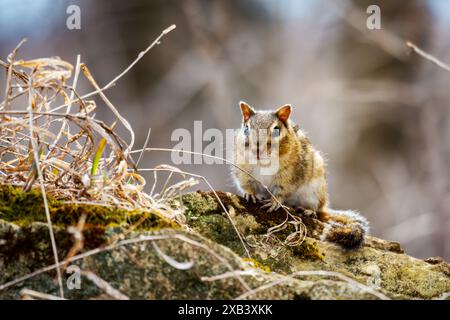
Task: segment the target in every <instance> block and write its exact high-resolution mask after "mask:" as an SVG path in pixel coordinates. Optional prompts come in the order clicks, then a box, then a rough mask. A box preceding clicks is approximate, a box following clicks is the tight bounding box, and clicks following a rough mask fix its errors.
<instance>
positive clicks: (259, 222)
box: [0, 192, 450, 299]
mask: <svg viewBox="0 0 450 320" xmlns="http://www.w3.org/2000/svg"><path fill="white" fill-rule="evenodd" d="M218 195H219V198H220V200H221V201H222V203H223V204H224V206H225V208H227V211H228V214H229V215H231V216H232V218H233V221H234V223H235V227H236V228H237V230H239V232H240V233H241V234H242V236H243V238H244V239H245V240H246V242H247V247H248V250H249V252H250V255H251V257H248V256H246V251H245V249H244V247H243V245H242V243H241V241H240V239H239V237H238V236H237V234H236V231H235V229H234V227H233V225H232V224H231V223H230V220H229V218H228V217H227V215H226V214H225V213H224V212H223V210H222V207H221V205H220V203H219V202H218V201H217V199H216V197H215V195H214V194H213V193H210V192H194V193H189V194H186V195H183V197H182V198H181V201H180V199H179V198H175V199H173V200H172V201H171V203H170V205H171V206H172V207H173V208H177V209H181V210H183V211H184V214H185V216H186V223H187V225H188V226H187V227H183V226H177V225H176V224H174V223H172V222H171V221H167V220H165V218H164V217H161V216H160V215H158V214H157V213H156V212H155V213H147V214H148V217H147V218H146V220H145V221H149V222H146V223H145V226H144V227H138V228H134V229H133V231H130V224H128V223H127V220H128V216H127V213H126V212H123V211H120V210H118V209H117V212H115V211H114V210H115V209H110V211H108V212H107V213H108V217H109V219H100V218H99V216H98V215H99V214H100V215H101V213H100V212H99V211H97V209H96V210H93V209H92V208H84V207H83V206H78V207H77V208H76V210H75V209H70V210H69V211H70V214H71V215H74V216H75V217H77V218H78V217H79V214H78V213H79V212H78V211H80V210H81V212H87V224H86V230H85V231H84V236H85V241H84V251H83V254H84V255H85V256H81V257H79V259H77V260H76V261H73V262H70V263H69V265H74V266H78V267H79V268H80V270H81V276H80V277H81V278H80V279H81V283H80V289H76V288H74V289H72V290H69V288H68V286H67V283H72V284H73V280H74V274H72V273H67V272H63V278H64V279H63V283H64V292H65V296H66V298H70V299H74V298H75V299H104V298H105V297H106V298H108V297H109V298H111V297H117V296H115V295H114V290H111V289H115V290H117V291H118V292H120V293H121V296H120V295H119V298H120V297H123V296H126V297H128V298H132V299H233V298H244V299H245V298H249V299H379V298H391V299H411V298H414V299H415V298H419V299H432V298H445V297H446V295H445V293H446V292H449V291H450V272H449V267H448V266H449V265H448V264H447V263H446V262H444V261H441V262H439V263H434V264H433V263H429V262H425V261H423V260H419V259H415V258H412V257H410V256H408V255H406V254H404V253H403V250H402V249H401V247H400V245H399V244H398V243H393V242H389V241H385V240H381V239H377V238H374V237H368V239H367V240H366V244H365V245H364V246H363V247H362V248H360V249H358V250H354V251H345V250H343V249H341V248H340V247H338V246H336V245H334V244H332V243H327V242H323V241H320V240H319V235H320V231H321V229H322V228H323V224H322V223H321V222H320V221H317V220H315V219H314V218H313V217H307V216H300V217H301V218H302V223H303V225H304V226H305V227H306V228H304V227H302V228H303V229H301V230H302V231H306V237H305V238H304V239H303V238H301V239H300V240H303V241H301V242H299V244H298V245H293V244H294V243H293V242H295V241H294V240H295V237H291V238H290V235H291V234H292V232H293V231H295V226H296V225H295V224H287V225H286V226H285V227H284V229H282V230H280V231H279V232H275V233H274V234H273V235H271V236H268V235H267V231H268V229H269V228H271V227H275V226H277V225H279V224H281V223H283V222H284V221H285V219H286V213H285V212H284V211H283V210H279V211H277V212H274V213H273V214H266V213H265V212H263V211H260V210H259V207H258V205H254V204H248V203H246V202H245V201H244V200H243V199H242V198H240V197H238V196H236V195H233V194H229V193H223V192H218ZM21 197H23V195H21ZM33 197H35V195H33ZM25 198H26V197H25ZM34 201H39V200H38V198H34ZM11 203H14V205H17V201H14V200H11V197H10V196H8V197H5V196H3V197H0V270H1V272H0V299H5V298H19V297H20V292H21V290H22V289H24V288H28V289H32V290H35V291H39V292H43V293H47V294H52V295H58V285H57V282H55V275H56V272H55V270H54V269H52V270H50V271H47V272H42V273H38V274H36V275H34V276H32V277H30V278H28V279H26V280H24V281H21V282H18V283H14V284H11V285H7V286H6V287H5V284H8V283H10V282H11V281H13V280H15V279H18V278H20V277H23V276H25V275H28V274H30V273H32V272H35V271H36V270H40V269H41V268H44V267H46V266H49V265H52V264H54V260H53V259H54V258H53V255H52V249H51V245H50V242H49V231H48V227H47V224H46V223H45V222H43V221H38V222H33V221H29V220H28V219H24V216H23V215H21V214H20V213H17V214H16V215H15V214H12V213H13V212H14V210H9V209H8V208H9V206H10V204H11ZM50 203H51V205H52V208H53V209H52V212H56V211H57V212H58V215H63V214H64V210H62V209H61V208H60V207H59V204H58V202H57V201H56V200H52V201H50ZM34 208H35V210H43V207H42V206H39V205H38V204H35V205H34ZM36 208H37V209H36ZM39 208H40V209H39ZM54 208H58V210H55V209H54ZM16 210H17V208H16ZM65 210H68V208H65ZM77 210H78V211H77ZM4 212H6V213H7V214H4ZM77 212H78V213H77ZM40 214H41V213H40V212H35V216H36V217H40ZM292 214H293V215H294V216H295V214H297V213H292ZM299 214H300V213H299ZM117 215H118V216H119V217H117ZM135 215H136V212H133V213H130V216H132V217H135ZM15 216H17V217H18V218H17V219H16V220H15V219H14V217H15ZM94 217H95V219H94ZM111 217H113V218H111ZM295 217H297V216H295ZM52 219H53V220H54V232H55V238H56V242H57V247H58V255H59V257H60V260H63V259H64V257H66V256H67V254H68V252H69V250H70V249H71V248H72V246H73V235H72V234H70V233H69V232H68V231H67V226H68V225H74V224H75V223H74V222H76V220H75V219H69V218H64V219H62V217H61V216H56V215H52ZM133 221H136V219H134V220H133ZM297 227H298V225H297ZM124 234H126V235H125V236H124ZM295 235H301V234H295ZM286 240H292V241H293V242H291V243H290V244H291V246H289V245H286V243H289V241H286ZM98 247H100V248H102V249H96V248H98ZM92 250H93V251H92ZM69 269H70V268H69ZM87 271H90V272H92V273H93V274H95V275H96V277H98V278H99V279H102V280H104V281H106V283H107V285H106V286H107V287H105V285H103V287H102V285H99V283H100V284H101V281H100V282H98V281H94V280H95V279H94V280H93V279H92V277H89V275H90V274H91V273H89V272H87ZM75 275H76V274H75ZM96 283H97V284H96ZM108 286H109V287H108Z"/></svg>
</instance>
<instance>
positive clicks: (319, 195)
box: [233, 102, 367, 248]
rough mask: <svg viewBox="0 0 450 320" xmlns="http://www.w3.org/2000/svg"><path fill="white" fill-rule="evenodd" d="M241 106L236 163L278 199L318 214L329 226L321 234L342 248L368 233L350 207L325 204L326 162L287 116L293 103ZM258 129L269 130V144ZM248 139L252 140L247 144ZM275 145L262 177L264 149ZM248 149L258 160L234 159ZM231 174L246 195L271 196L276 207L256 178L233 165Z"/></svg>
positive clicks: (240, 157)
mask: <svg viewBox="0 0 450 320" xmlns="http://www.w3.org/2000/svg"><path fill="white" fill-rule="evenodd" d="M240 107H241V111H242V114H243V122H242V128H243V129H242V130H241V131H240V133H239V134H238V136H237V140H236V144H235V160H236V162H237V164H238V165H239V166H240V167H241V168H242V169H244V170H246V171H248V172H250V173H251V174H253V175H256V176H258V177H259V178H260V179H261V180H264V181H265V182H264V181H261V182H263V183H265V184H266V185H267V187H268V188H269V190H271V192H272V193H273V194H274V195H275V196H276V198H277V199H278V200H279V201H280V202H281V203H283V204H285V205H289V206H292V207H302V208H304V209H307V210H312V211H314V212H316V213H317V216H318V218H319V219H320V220H321V221H323V222H324V223H326V224H327V227H326V228H325V229H324V234H323V237H324V239H325V240H328V241H331V242H336V243H339V244H340V245H342V246H343V247H345V248H355V247H358V246H360V245H361V244H362V243H363V241H364V235H365V233H366V232H367V221H366V220H365V219H364V218H363V217H361V216H360V215H359V214H357V213H355V212H353V211H336V210H332V209H330V208H329V204H328V192H327V183H326V164H325V161H324V160H323V158H322V156H321V155H320V153H319V152H318V151H316V150H315V149H314V147H313V145H312V144H311V142H310V141H309V139H308V138H307V137H306V136H305V134H304V133H303V132H302V131H301V130H300V129H299V128H298V126H296V125H294V124H293V123H292V122H291V120H290V119H289V116H290V113H291V106H290V105H285V106H283V107H280V108H278V109H277V110H275V111H255V110H254V109H253V108H252V107H250V106H249V105H248V104H246V103H245V102H241V103H240ZM245 128H247V129H245ZM275 128H279V129H280V130H279V136H277V135H276V134H275V131H276V130H275ZM260 130H264V131H263V132H264V133H266V132H267V134H266V136H267V139H268V141H267V142H266V141H264V140H263V138H261V137H260V136H259V135H258V134H257V133H258V132H260ZM246 133H247V134H246ZM251 139H254V140H251ZM250 141H256V143H249V142H250ZM277 144H278V146H279V149H278V150H279V151H278V152H279V158H278V161H279V166H278V170H277V171H276V172H275V173H273V174H271V175H267V176H262V175H261V176H260V172H261V168H264V164H263V162H262V160H261V159H260V157H262V156H261V152H262V150H263V149H264V148H265V147H268V148H269V147H270V146H272V145H273V146H276V145H277ZM255 145H256V146H255ZM262 146H264V148H263V147H262ZM246 151H249V152H250V153H249V154H251V155H252V154H253V155H254V154H256V155H257V157H256V158H257V159H258V160H257V162H256V163H246V162H245V161H244V162H240V161H238V160H239V159H242V155H243V154H244V153H245V152H246ZM268 155H269V156H270V155H271V153H270V152H269V153H268ZM233 175H234V177H235V181H236V183H237V185H238V187H240V189H241V190H242V192H243V193H244V196H246V198H252V197H260V198H261V197H262V198H265V199H269V200H270V201H271V202H270V204H269V205H270V208H269V210H268V211H272V210H274V209H276V208H277V201H275V200H274V199H271V198H270V196H269V195H268V194H267V192H265V191H264V188H262V186H261V183H260V182H258V181H255V179H254V178H253V177H251V176H249V175H248V174H246V173H244V172H242V171H240V170H238V169H235V168H233ZM266 206H267V205H266Z"/></svg>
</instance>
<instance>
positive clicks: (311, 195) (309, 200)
mask: <svg viewBox="0 0 450 320" xmlns="http://www.w3.org/2000/svg"><path fill="white" fill-rule="evenodd" d="M321 187H322V179H314V180H312V181H311V182H309V183H307V184H304V185H303V186H301V187H300V188H298V189H297V191H295V192H294V194H292V195H291V196H290V197H289V198H288V199H286V201H285V204H286V205H288V206H291V207H303V208H305V209H311V210H317V209H318V207H319V194H320V192H319V191H320V188H321Z"/></svg>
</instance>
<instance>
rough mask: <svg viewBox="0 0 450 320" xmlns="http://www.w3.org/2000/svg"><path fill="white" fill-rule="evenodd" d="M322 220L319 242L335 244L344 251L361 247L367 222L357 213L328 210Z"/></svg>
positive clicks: (367, 225) (366, 229)
mask: <svg viewBox="0 0 450 320" xmlns="http://www.w3.org/2000/svg"><path fill="white" fill-rule="evenodd" d="M322 218H323V219H321V220H322V221H323V222H325V228H324V229H323V231H322V236H321V240H325V241H329V242H333V243H336V244H338V245H340V246H341V247H343V248H345V249H356V248H359V247H361V246H362V245H363V243H364V238H365V236H366V235H367V233H368V232H369V222H368V221H367V219H366V218H364V217H363V216H361V215H360V214H359V213H358V212H355V211H351V210H333V209H329V208H328V209H327V210H326V212H324V215H322Z"/></svg>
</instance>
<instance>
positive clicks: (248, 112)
mask: <svg viewBox="0 0 450 320" xmlns="http://www.w3.org/2000/svg"><path fill="white" fill-rule="evenodd" d="M239 106H240V107H241V112H242V117H244V122H245V121H247V120H248V119H250V117H251V116H252V115H254V114H255V110H254V109H253V108H252V107H250V106H249V105H248V104H247V103H246V102H244V101H240V102H239Z"/></svg>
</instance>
